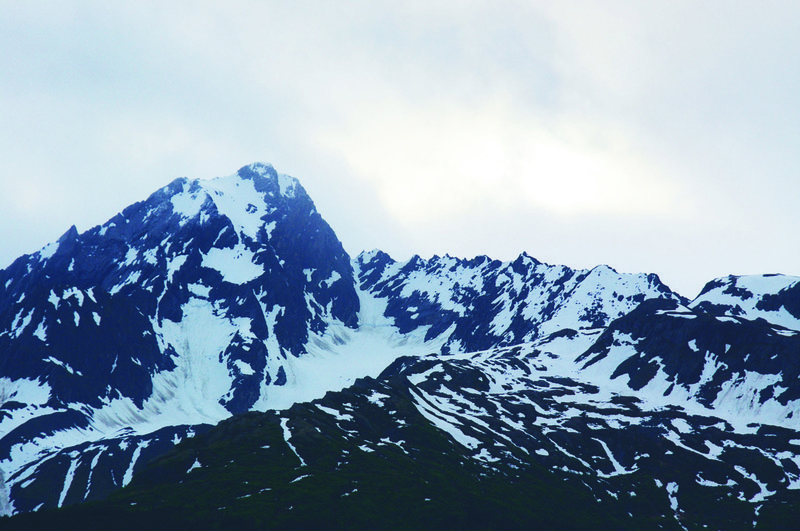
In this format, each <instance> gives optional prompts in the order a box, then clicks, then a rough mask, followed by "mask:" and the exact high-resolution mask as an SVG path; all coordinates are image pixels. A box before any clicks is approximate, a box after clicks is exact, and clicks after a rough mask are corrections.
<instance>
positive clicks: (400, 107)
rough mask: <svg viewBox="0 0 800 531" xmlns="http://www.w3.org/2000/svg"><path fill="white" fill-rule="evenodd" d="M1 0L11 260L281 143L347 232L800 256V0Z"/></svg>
mask: <svg viewBox="0 0 800 531" xmlns="http://www.w3.org/2000/svg"><path fill="white" fill-rule="evenodd" d="M0 11H2V16H0V48H2V49H3V50H4V53H3V54H1V55H0V70H2V71H3V72H10V73H11V75H7V76H6V77H4V80H3V83H2V84H0V191H2V197H0V226H3V227H13V228H14V229H13V230H7V231H4V234H3V238H2V240H0V249H2V253H5V254H2V255H0V263H8V262H9V261H10V260H11V259H12V258H13V257H15V256H17V255H19V254H21V253H22V252H31V251H34V250H35V249H37V248H38V247H40V246H42V245H44V244H45V243H46V242H47V241H49V240H52V239H55V238H56V237H58V235H60V234H61V233H63V232H64V231H65V230H66V228H67V227H68V226H69V225H71V224H72V223H75V224H77V225H78V227H79V228H80V229H86V228H88V227H90V226H91V225H93V224H96V223H101V222H103V221H105V219H107V218H108V217H110V216H111V215H113V214H114V213H116V212H117V211H119V210H120V209H122V208H123V207H124V206H126V205H127V204H129V203H132V202H134V201H137V200H140V199H143V198H144V197H145V196H146V195H147V194H148V193H150V192H151V191H153V190H154V189H156V188H157V187H159V186H161V185H163V184H166V183H167V182H168V181H169V180H171V179H172V178H174V177H177V176H181V175H187V176H191V177H213V176H216V175H224V174H228V173H231V172H232V171H235V169H236V168H238V167H239V166H241V165H244V164H246V163H249V162H252V161H255V160H266V161H271V162H273V163H274V164H275V165H276V166H277V167H278V168H279V169H280V170H281V171H283V172H286V173H290V174H294V175H295V176H297V177H298V178H300V179H301V180H302V182H303V183H304V185H305V186H306V188H307V189H308V190H309V192H310V193H311V194H312V196H313V197H314V200H315V202H316V203H317V205H318V206H319V207H320V210H321V212H322V213H323V215H325V217H326V218H327V219H328V220H329V222H330V223H331V225H332V226H333V227H334V229H335V230H336V231H337V233H338V234H339V236H340V237H341V239H342V240H343V242H344V243H345V245H346V246H347V248H348V250H349V251H351V252H354V251H358V250H359V249H360V248H361V247H371V246H379V247H384V248H385V249H386V250H388V251H390V252H392V253H393V254H397V255H401V256H400V257H402V255H404V254H409V253H411V252H415V251H416V252H420V253H425V252H451V253H454V254H459V255H468V254H470V253H482V252H485V253H489V254H494V255H497V256H500V257H508V256H512V255H514V254H516V253H519V252H521V251H523V250H525V251H527V252H529V253H531V254H533V255H535V256H539V257H542V258H544V259H548V260H550V261H558V262H566V263H569V264H571V265H582V266H589V265H592V264H593V263H596V262H601V261H605V262H609V263H610V264H611V265H613V266H615V267H618V268H619V269H622V270H641V269H643V270H654V271H657V272H662V273H663V272H667V273H666V274H665V275H664V276H665V277H666V278H667V279H668V280H669V278H670V276H673V278H677V279H680V280H678V282H677V283H678V287H681V285H683V286H689V287H687V288H683V289H684V290H685V291H692V290H693V289H694V287H695V286H697V285H698V284H701V283H702V280H703V279H707V278H709V277H710V276H715V275H721V274H727V273H728V272H737V273H741V272H759V271H763V270H770V271H784V272H787V273H795V274H797V273H798V271H797V270H796V264H797V263H798V262H800V250H798V249H797V248H796V246H792V245H791V243H788V244H787V242H791V241H793V238H794V235H793V228H794V227H796V226H797V225H798V223H800V214H798V212H797V209H796V207H795V203H796V200H795V198H796V197H798V195H799V194H800V189H798V186H800V185H798V180H797V179H796V168H797V167H798V162H800V161H798V153H800V146H798V145H797V135H796V134H795V129H796V124H797V123H798V121H800V105H798V103H797V102H796V99H797V98H796V94H797V93H798V91H800V69H798V68H797V67H796V65H797V64H800V63H799V62H798V51H797V50H800V42H798V41H800V32H797V31H796V28H795V27H794V26H795V24H796V21H797V20H798V19H800V5H797V4H796V3H795V2H779V1H776V2H770V3H768V4H764V3H760V4H743V3H741V2H737V3H731V2H722V1H716V0H709V1H707V2H702V3H697V2H689V1H684V0H679V1H675V2H668V3H667V2H659V3H653V2H638V1H632V0H631V1H611V0H609V1H608V2H601V3H598V2H594V1H589V0H585V1H583V0H572V1H570V0H565V1H563V2H538V1H529V0H519V1H515V0H506V1H502V0H498V1H494V2H485V1H474V2H448V1H435V2H431V1H427V2H421V1H410V2H403V3H388V2H375V1H352V2H337V3H332V2H314V1H298V2H291V3H289V2H277V1H239V2H234V3H230V2H226V3H223V2H217V1H206V2H199V3H198V2H180V1H178V2H168V3H164V2H160V3H156V2H152V1H145V0H142V1H140V2H135V3H134V2H114V3H109V2H74V1H68V0H62V1H58V2H47V1H36V0H32V1H30V2H24V3H21V2H3V3H0ZM353 198H356V199H353ZM354 201H357V203H358V211H359V212H362V213H361V214H359V213H356V212H354V211H355V210H356V209H355V208H354V206H353V205H354ZM366 219H368V220H369V222H365V220H366ZM534 226H535V227H536V230H531V227H534ZM732 235H733V236H732Z"/></svg>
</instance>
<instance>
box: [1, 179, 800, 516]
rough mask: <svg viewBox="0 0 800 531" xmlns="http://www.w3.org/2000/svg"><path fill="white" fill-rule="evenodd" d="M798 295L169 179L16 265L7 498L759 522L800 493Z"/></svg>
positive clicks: (34, 512) (72, 511)
mask: <svg viewBox="0 0 800 531" xmlns="http://www.w3.org/2000/svg"><path fill="white" fill-rule="evenodd" d="M799 286H800V279H798V278H793V277H787V276H783V275H762V276H751V277H728V278H725V279H718V280H714V281H712V282H709V283H708V284H707V285H706V287H705V288H704V289H703V291H702V292H701V294H700V295H699V296H698V297H697V298H696V299H695V300H692V301H690V300H688V299H686V298H684V297H682V296H681V295H679V294H676V293H674V292H672V291H671V290H670V289H669V288H668V287H667V286H665V285H664V284H663V283H662V282H661V281H660V280H659V279H658V277H657V276H656V275H652V274H624V273H623V274H621V273H618V272H616V271H614V270H613V269H611V268H609V267H607V266H598V267H596V268H593V269H591V270H575V269H571V268H569V267H566V266H557V265H556V266H554V265H548V264H544V263H541V262H539V261H537V260H536V259H535V258H532V257H530V256H528V255H527V254H522V255H520V256H519V257H518V258H517V259H516V260H514V261H511V262H501V261H498V260H492V259H490V258H488V257H476V258H474V259H471V260H464V259H459V258H453V257H450V256H444V257H439V256H434V257H432V258H430V259H423V258H421V257H419V256H415V257H413V258H411V259H410V260H408V261H405V262H397V261H395V260H393V259H392V258H391V257H390V256H389V255H387V254H386V253H383V252H381V251H377V250H375V251H371V252H365V253H361V254H360V255H359V256H357V257H355V258H352V259H351V257H349V256H348V255H347V253H346V252H345V251H344V249H343V247H342V245H341V243H340V242H339V240H338V239H337V237H336V235H335V233H334V232H333V230H332V229H331V228H330V227H329V226H328V224H327V223H326V222H325V221H324V220H323V219H322V217H321V216H320V214H319V213H318V212H317V210H316V208H315V206H314V204H313V202H312V200H311V199H310V198H309V196H308V194H307V193H306V192H305V190H304V189H303V188H302V186H301V185H300V184H299V182H298V181H297V180H296V179H294V178H292V177H288V176H285V175H281V174H278V173H277V172H276V171H275V170H274V168H272V167H271V166H269V165H265V164H252V165H250V166H246V167H244V168H242V169H240V170H239V171H238V172H237V173H236V174H234V175H232V176H229V177H222V178H218V179H214V180H211V181H198V180H189V179H186V178H182V179H177V180H175V181H173V182H172V183H171V184H169V185H168V186H166V187H164V188H163V189H161V190H159V191H157V192H156V193H154V194H153V195H152V196H150V197H149V198H148V199H147V200H145V201H143V202H141V203H137V204H134V205H132V206H130V207H128V208H127V209H125V210H124V211H123V212H122V213H121V214H119V215H117V216H116V217H114V218H112V219H111V220H109V221H108V222H107V223H106V224H104V225H102V226H98V227H95V228H92V229H90V230H88V231H86V232H84V233H82V234H79V233H78V232H77V230H76V229H75V228H74V227H73V228H71V229H70V230H69V231H67V233H65V234H64V236H62V237H61V238H60V239H59V240H58V241H57V242H55V243H54V244H51V245H49V246H47V247H45V248H44V249H42V250H41V251H39V252H38V253H34V254H32V255H28V256H23V257H21V258H19V259H18V260H16V261H15V262H14V263H13V264H12V265H11V266H10V267H8V268H7V269H5V270H3V271H0V512H2V513H3V514H6V515H10V514H17V515H18V516H14V517H13V518H11V519H9V520H7V521H6V522H5V523H8V524H9V525H10V526H14V525H16V526H19V528H26V526H27V527H28V528H30V526H33V527H37V528H48V527H53V528H55V527H56V526H57V525H59V523H61V524H63V522H64V521H73V522H78V523H82V525H83V526H84V527H87V528H88V527H101V524H100V522H102V521H107V518H108V517H109V515H117V518H118V519H119V520H120V522H123V523H120V525H122V526H123V527H124V525H130V526H131V528H134V527H137V528H140V527H141V526H144V525H148V526H151V527H152V526H156V527H159V526H160V527H163V528H166V527H174V526H175V525H180V524H181V522H183V523H186V522H190V521H191V522H193V525H194V526H195V527H201V528H228V527H230V526H231V525H232V523H234V522H235V523H236V525H238V526H240V527H241V526H244V527H248V526H254V527H255V528H276V529H284V528H285V529H297V528H302V527H303V526H307V527H308V528H320V526H322V527H325V528H351V529H352V528H364V529H366V528H375V527H381V528H387V529H388V528H395V527H396V528H398V529H399V528H408V527H409V526H411V525H413V526H415V527H423V528H431V529H432V528H442V527H445V526H447V527H452V526H458V527H462V528H486V527H498V526H502V527H504V528H509V529H514V528H520V529H522V528H530V527H531V526H537V525H538V526H543V527H545V528H557V529H571V528H574V529H585V528H587V526H591V527H593V528H597V529H601V528H608V529H650V528H652V529H672V528H675V529H680V528H692V527H702V526H711V527H712V528H719V529H736V528H743V529H744V528H747V529H750V528H752V527H754V526H759V527H762V528H770V526H771V525H777V524H775V522H782V521H786V520H787V518H791V516H792V515H796V514H798V512H797V511H798V508H800V504H798V501H799V500H798V498H797V496H796V495H795V492H797V491H798V489H800V438H796V436H795V435H794V433H795V430H796V429H797V428H798V420H800V417H798V413H800V384H798V381H800V379H799V378H798V376H800V360H798V355H799V354H800V335H799V334H800V287H799ZM121 487H125V488H123V489H122V490H120V488H121ZM532 500H535V502H534V501H532ZM83 502H92V503H88V504H86V503H83ZM59 507H61V508H62V509H57V508H59ZM578 508H579V510H576V509H578ZM119 515H124V518H119ZM322 515H326V516H322ZM381 515H383V516H381ZM787 515H788V516H787ZM65 519H66V520H65ZM104 519H105V520H104ZM376 519H378V520H376ZM323 524H324V525H323ZM590 524H591V525H590Z"/></svg>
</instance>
